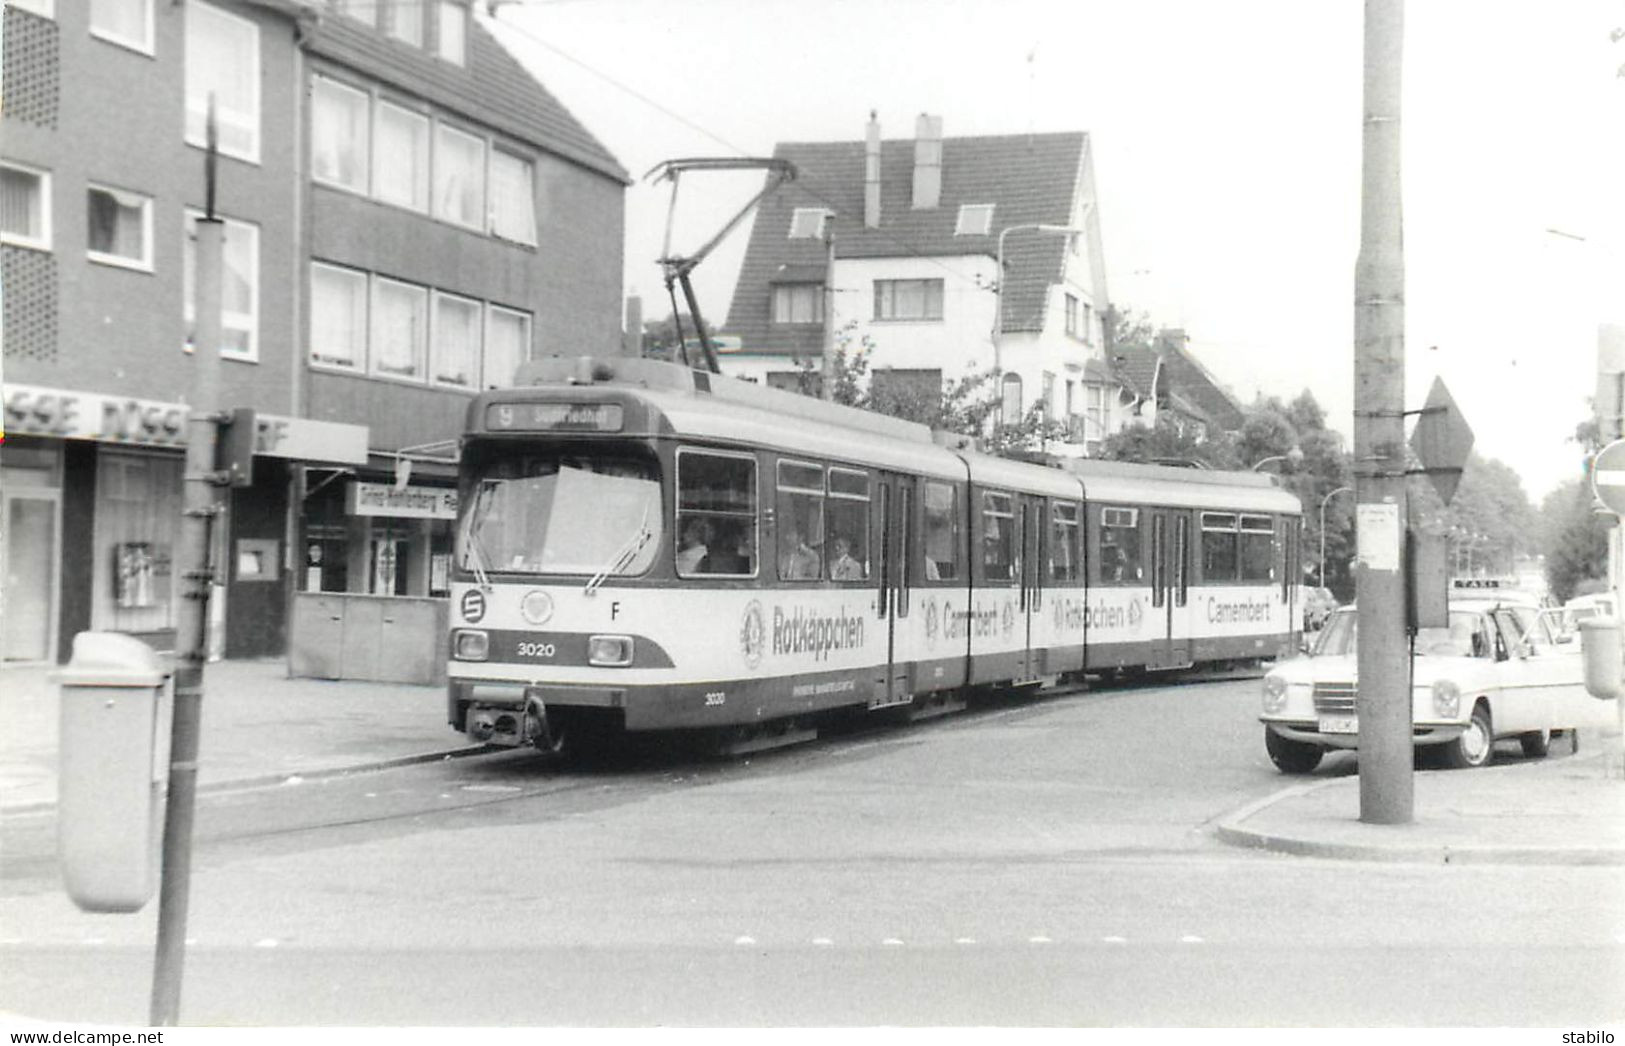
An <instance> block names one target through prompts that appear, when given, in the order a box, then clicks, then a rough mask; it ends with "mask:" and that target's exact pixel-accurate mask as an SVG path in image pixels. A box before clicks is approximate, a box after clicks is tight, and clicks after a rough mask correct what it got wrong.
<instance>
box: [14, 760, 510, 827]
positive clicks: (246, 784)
mask: <svg viewBox="0 0 1625 1046" xmlns="http://www.w3.org/2000/svg"><path fill="white" fill-rule="evenodd" d="M507 750H508V749H507V748H506V747H505V746H502V745H468V746H465V747H463V748H450V749H445V750H443V751H439V752H424V753H421V754H419V755H401V756H392V757H391V758H389V759H379V760H375V761H373V762H369V763H352V764H350V765H348V766H329V767H323V768H320V769H317V770H285V771H280V772H278V773H274V774H260V775H259V776H257V777H239V778H234V779H232V780H230V781H214V782H211V783H210V784H206V785H199V786H198V789H197V794H198V795H214V794H218V793H221V792H238V791H247V790H248V789H251V788H265V787H268V786H270V785H278V784H286V783H288V782H290V781H293V780H295V779H297V780H298V782H299V783H301V784H302V783H304V782H306V781H330V780H332V779H334V778H337V777H348V776H350V775H351V774H367V773H375V772H377V771H380V770H394V769H396V768H398V767H402V766H416V765H417V764H419V763H434V762H439V761H440V760H443V759H463V758H466V757H468V756H471V755H481V754H483V753H485V752H497V751H507ZM56 806H57V804H56V801H55V800H40V801H37V802H32V803H18V804H17V805H15V806H0V817H23V816H27V815H29V814H38V813H45V812H47V811H50V810H55V809H56Z"/></svg>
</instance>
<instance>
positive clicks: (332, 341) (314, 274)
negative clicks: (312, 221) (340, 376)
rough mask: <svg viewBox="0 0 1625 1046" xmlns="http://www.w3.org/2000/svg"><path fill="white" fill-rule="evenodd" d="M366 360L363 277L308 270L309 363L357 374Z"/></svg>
mask: <svg viewBox="0 0 1625 1046" xmlns="http://www.w3.org/2000/svg"><path fill="white" fill-rule="evenodd" d="M366 358H367V274H366V273H364V272H356V271H355V270H354V269H341V268H339V267H338V266H336V265H324V264H322V263H321V262H312V263H311V266H310V361H311V362H312V363H314V364H318V365H320V366H324V367H340V368H342V369H344V370H356V371H358V370H361V369H362V368H363V367H364V366H365V365H366Z"/></svg>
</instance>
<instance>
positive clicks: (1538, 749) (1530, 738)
mask: <svg viewBox="0 0 1625 1046" xmlns="http://www.w3.org/2000/svg"><path fill="white" fill-rule="evenodd" d="M1518 743H1519V744H1520V745H1522V746H1523V754H1524V755H1526V756H1528V757H1529V758H1530V759H1545V758H1546V753H1547V752H1550V751H1551V750H1552V732H1551V731H1550V730H1531V731H1530V732H1529V733H1527V734H1519V735H1518Z"/></svg>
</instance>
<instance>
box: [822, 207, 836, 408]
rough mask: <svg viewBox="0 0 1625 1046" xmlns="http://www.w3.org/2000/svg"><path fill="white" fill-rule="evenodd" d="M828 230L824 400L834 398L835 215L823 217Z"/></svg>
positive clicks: (826, 242) (825, 275) (825, 242)
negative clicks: (827, 224)
mask: <svg viewBox="0 0 1625 1046" xmlns="http://www.w3.org/2000/svg"><path fill="white" fill-rule="evenodd" d="M824 220H825V221H827V222H828V223H829V231H828V232H827V233H825V235H824V364H823V374H824V380H823V386H824V387H823V389H822V390H821V391H820V393H819V395H820V396H821V397H822V398H823V399H825V400H833V399H834V398H835V216H834V215H830V216H829V217H827V218H825V219H824Z"/></svg>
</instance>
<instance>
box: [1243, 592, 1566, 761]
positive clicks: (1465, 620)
mask: <svg viewBox="0 0 1625 1046" xmlns="http://www.w3.org/2000/svg"><path fill="white" fill-rule="evenodd" d="M1449 617H1450V624H1449V627H1438V628H1424V629H1421V630H1419V631H1418V633H1417V636H1416V645H1415V658H1414V666H1413V672H1412V677H1411V678H1412V690H1411V714H1412V722H1413V724H1414V725H1413V729H1412V735H1411V736H1412V739H1413V742H1414V743H1415V744H1416V745H1417V746H1419V747H1426V748H1428V749H1431V750H1432V751H1433V753H1436V754H1437V755H1438V756H1440V757H1441V758H1442V760H1443V762H1444V763H1445V765H1447V766H1451V767H1475V766H1483V765H1485V764H1487V763H1488V762H1490V760H1491V759H1492V758H1493V755H1494V746H1495V742H1496V741H1498V740H1502V739H1508V738H1516V739H1517V740H1518V742H1519V743H1520V744H1521V745H1522V746H1523V751H1524V754H1525V755H1527V756H1530V757H1532V758H1539V757H1542V756H1544V755H1546V753H1547V751H1548V749H1549V747H1550V745H1551V739H1552V738H1553V737H1554V736H1557V735H1560V734H1563V733H1565V732H1571V731H1573V730H1574V729H1575V728H1576V727H1577V726H1579V725H1582V724H1589V722H1590V717H1589V716H1588V714H1587V713H1590V712H1591V711H1592V709H1591V708H1590V707H1589V706H1590V705H1595V704H1598V702H1596V701H1595V700H1593V699H1592V698H1590V697H1589V695H1587V694H1586V691H1585V682H1584V668H1583V665H1582V663H1581V660H1580V644H1579V643H1577V642H1568V643H1560V642H1559V640H1558V634H1557V629H1556V628H1555V627H1554V624H1555V622H1554V621H1553V620H1552V615H1551V614H1550V612H1547V611H1542V610H1541V609H1540V608H1539V607H1537V606H1534V605H1532V604H1521V603H1507V602H1505V601H1500V600H1480V599H1464V600H1453V601H1452V602H1451V604H1450V611H1449ZM1357 634H1358V615H1357V613H1356V611H1355V608H1354V607H1352V606H1349V607H1343V608H1341V609H1339V610H1337V611H1335V612H1334V613H1333V614H1332V615H1331V617H1330V618H1329V619H1328V620H1327V623H1326V627H1325V628H1324V629H1322V630H1321V633H1320V636H1319V638H1318V639H1317V641H1316V643H1315V645H1314V647H1313V649H1312V650H1311V651H1310V652H1309V653H1308V654H1307V655H1306V656H1303V657H1298V658H1293V659H1292V660H1290V661H1286V662H1283V663H1282V664H1280V665H1278V666H1277V667H1276V668H1274V669H1273V670H1271V671H1270V672H1269V673H1268V674H1267V675H1265V677H1264V682H1263V710H1262V713H1261V714H1260V716H1259V719H1260V721H1261V722H1262V723H1263V724H1264V746H1265V748H1266V750H1267V751H1268V752H1269V756H1270V760H1271V761H1272V762H1274V764H1275V765H1276V767H1277V768H1278V769H1279V770H1281V772H1282V773H1289V774H1303V773H1308V772H1309V771H1311V770H1313V769H1314V768H1315V767H1316V766H1318V765H1320V761H1321V758H1322V757H1323V756H1324V755H1325V754H1326V753H1327V752H1328V751H1331V750H1334V749H1353V748H1356V747H1358V745H1359V710H1358V707H1357V705H1356V701H1355V683H1356V639H1357Z"/></svg>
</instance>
